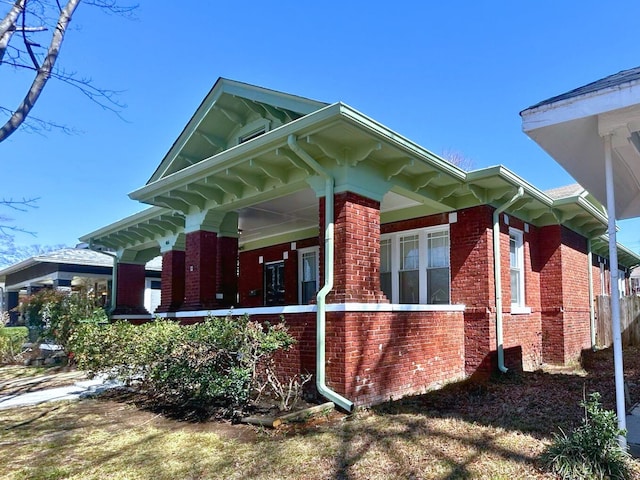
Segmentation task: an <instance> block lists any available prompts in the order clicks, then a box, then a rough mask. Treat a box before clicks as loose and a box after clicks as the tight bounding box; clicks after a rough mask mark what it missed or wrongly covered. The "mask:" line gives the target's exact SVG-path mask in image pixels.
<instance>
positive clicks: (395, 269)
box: [380, 224, 451, 305]
mask: <svg viewBox="0 0 640 480" xmlns="http://www.w3.org/2000/svg"><path fill="white" fill-rule="evenodd" d="M438 232H446V233H447V237H448V240H449V262H448V265H447V266H448V268H449V282H448V283H449V292H448V296H449V305H450V304H451V255H450V254H451V234H450V230H449V225H448V224H446V225H437V226H434V227H425V228H418V229H413V230H402V231H400V232H394V233H385V234H382V235H380V240H390V241H391V291H392V298H390V299H389V300H390V301H391V303H395V304H398V303H400V263H401V261H400V239H401V238H403V237H409V236H412V235H417V236H418V252H419V260H418V285H419V299H418V304H421V305H429V302H428V298H427V291H428V288H427V244H428V236H429V234H430V233H438Z"/></svg>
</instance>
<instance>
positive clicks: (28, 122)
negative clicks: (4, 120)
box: [0, 107, 79, 135]
mask: <svg viewBox="0 0 640 480" xmlns="http://www.w3.org/2000/svg"><path fill="white" fill-rule="evenodd" d="M0 111H1V112H5V113H6V114H7V116H11V115H12V114H13V112H12V111H11V110H9V109H8V108H4V107H0ZM20 128H22V129H23V130H24V131H25V132H27V133H37V134H40V135H42V134H43V132H49V131H51V130H59V131H60V132H62V133H65V134H67V135H73V134H77V133H79V131H78V130H77V129H75V128H72V127H69V126H67V125H62V124H60V123H56V122H54V121H51V120H44V119H42V118H39V117H34V116H33V115H29V116H28V117H27V118H26V119H25V121H24V122H23V123H22V125H21V127H20Z"/></svg>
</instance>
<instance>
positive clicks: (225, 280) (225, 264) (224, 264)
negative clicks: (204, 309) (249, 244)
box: [216, 235, 238, 307]
mask: <svg viewBox="0 0 640 480" xmlns="http://www.w3.org/2000/svg"><path fill="white" fill-rule="evenodd" d="M216 275H217V279H216V281H217V284H218V292H217V293H219V296H222V298H218V303H219V305H220V306H221V307H231V306H234V305H236V304H237V298H238V238H237V235H236V237H222V236H219V237H218V261H217V268H216Z"/></svg>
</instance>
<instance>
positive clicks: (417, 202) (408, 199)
mask: <svg viewBox="0 0 640 480" xmlns="http://www.w3.org/2000/svg"><path fill="white" fill-rule="evenodd" d="M130 196H131V198H132V199H134V200H137V201H140V202H143V203H146V204H149V205H151V207H150V208H148V209H146V210H144V211H142V212H140V213H138V214H135V215H133V216H130V217H128V218H125V219H123V220H121V221H119V222H116V223H114V224H112V225H109V226H106V227H104V228H101V229H99V230H97V231H95V232H92V233H90V234H88V235H86V236H84V237H83V238H82V239H81V240H82V241H84V242H88V243H91V244H93V245H100V246H102V247H108V248H111V249H113V250H114V251H116V252H117V255H118V257H119V259H120V261H119V264H118V276H117V292H116V296H115V298H116V305H115V307H116V308H115V310H114V318H127V319H130V320H141V319H142V320H144V319H147V318H150V313H149V312H146V311H145V310H144V307H143V306H142V305H141V304H139V302H138V303H136V302H135V301H133V300H132V299H133V298H134V297H135V298H138V297H137V296H135V295H132V294H131V292H136V291H138V290H139V289H141V288H142V287H143V285H142V283H141V274H140V271H141V268H143V265H144V262H146V261H147V260H148V259H149V258H152V257H154V256H156V255H158V254H159V253H160V254H162V257H163V263H162V285H161V289H162V297H161V304H160V306H159V307H158V309H157V310H156V312H155V314H156V315H160V316H163V317H168V318H175V319H178V320H180V321H182V322H185V323H186V322H194V321H198V320H200V319H202V318H203V317H205V316H206V315H208V314H213V315H227V314H232V315H242V314H245V313H248V314H250V315H251V316H252V318H254V319H261V320H270V321H274V320H277V319H279V318H280V317H281V316H283V317H284V318H285V320H286V322H287V324H288V325H289V328H290V332H291V333H292V334H293V335H294V336H295V337H296V339H297V340H298V342H297V344H296V345H295V347H294V348H293V349H292V350H290V351H288V352H286V353H285V354H283V355H282V356H281V358H280V359H279V360H280V363H281V367H282V368H283V370H284V371H288V372H291V373H295V372H301V371H308V372H312V373H314V374H315V376H316V387H317V389H318V391H319V393H320V394H322V395H323V396H325V397H327V398H329V399H331V400H333V401H334V402H336V403H337V404H338V405H339V406H341V407H342V408H344V409H346V410H351V409H352V408H353V406H354V405H370V404H374V403H378V402H381V401H384V400H388V399H389V398H397V397H400V396H403V395H407V394H414V393H419V392H423V391H425V390H427V389H430V388H434V387H437V386H439V385H442V384H443V383H445V382H449V381H453V380H458V379H462V378H466V377H468V376H471V375H476V374H488V373H489V372H491V371H492V370H493V369H500V370H502V371H506V370H507V369H509V368H515V369H520V368H526V369H531V368H536V367H537V366H538V365H540V363H541V362H552V363H565V362H569V361H572V360H575V359H576V358H577V357H578V356H579V355H580V352H581V350H582V349H584V348H589V347H590V346H591V345H592V343H593V339H592V336H593V311H592V308H591V307H592V304H593V296H594V295H598V294H600V293H603V292H606V291H607V281H608V280H607V278H608V276H607V251H608V250H607V240H606V238H603V237H602V235H603V234H604V232H605V231H606V226H607V217H606V212H605V211H604V209H603V208H602V206H601V205H600V204H599V203H598V202H597V201H595V200H594V199H593V197H592V196H590V195H589V194H588V192H586V191H585V190H584V189H582V188H580V187H579V186H577V185H574V186H571V187H565V188H561V189H556V190H553V191H549V192H542V191H540V190H538V189H537V188H535V187H534V186H533V185H530V184H529V183H527V182H526V181H525V180H523V179H522V178H520V177H518V176H517V175H516V174H514V173H513V172H511V171H510V170H508V169H507V168H505V167H503V166H497V167H491V168H484V169H479V170H474V171H470V172H465V171H463V170H461V169H460V168H458V167H456V166H454V165H452V164H451V163H449V162H447V161H445V160H443V159H442V158H440V157H438V156H437V155H434V154H433V153H431V152H429V151H428V150H426V149H424V148H423V147H421V146H419V145H417V144H415V143H413V142H412V141H410V140H409V139H407V138H405V137H402V136H401V135H400V134H398V133H396V132H394V131H392V130H390V129H388V128H387V127H385V126H384V125H382V124H380V123H378V122H376V121H375V120H373V119H371V118H369V117H367V116H366V115H364V114H362V113H360V112H358V111H356V110H354V109H353V108H351V107H349V106H348V105H345V104H343V103H340V102H338V103H334V104H325V103H321V102H316V101H313V100H309V99H306V98H301V97H297V96H293V95H289V94H285V93H281V92H275V91H272V90H268V89H264V88H260V87H256V86H251V85H247V84H243V83H239V82H235V81H231V80H227V79H219V80H218V81H217V82H216V84H215V85H214V87H213V88H212V90H211V91H210V92H209V94H208V95H207V97H206V98H205V99H204V101H203V102H202V104H201V105H200V107H199V108H198V109H197V111H196V112H195V114H194V116H193V117H192V119H191V120H190V121H189V123H188V124H187V125H186V127H185V128H184V130H183V131H182V133H181V134H180V136H179V137H178V139H177V140H176V141H175V142H174V144H173V145H172V147H171V148H170V150H169V152H167V154H166V155H165V157H164V158H163V159H162V161H161V162H160V164H159V166H158V168H157V169H156V171H155V172H154V173H153V175H152V176H151V178H150V179H149V181H148V182H147V183H146V185H145V186H143V187H142V188H140V189H138V190H136V191H135V192H133V193H132V194H131V195H130ZM619 262H620V265H624V266H625V267H624V268H625V276H623V278H626V277H627V276H628V272H629V268H630V267H632V266H635V265H636V264H638V263H640V258H639V257H638V256H637V255H635V254H634V253H632V252H630V251H629V250H627V249H626V248H624V247H622V246H620V247H619Z"/></svg>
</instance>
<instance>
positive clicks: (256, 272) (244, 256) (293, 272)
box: [238, 238, 322, 307]
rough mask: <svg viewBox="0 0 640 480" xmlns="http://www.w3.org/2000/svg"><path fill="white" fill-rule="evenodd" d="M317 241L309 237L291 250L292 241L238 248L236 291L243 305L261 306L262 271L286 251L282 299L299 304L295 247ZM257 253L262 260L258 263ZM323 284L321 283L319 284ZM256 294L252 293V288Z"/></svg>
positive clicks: (310, 245)
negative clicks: (244, 250) (287, 254)
mask: <svg viewBox="0 0 640 480" xmlns="http://www.w3.org/2000/svg"><path fill="white" fill-rule="evenodd" d="M317 245H318V239H317V238H308V239H304V240H298V241H297V242H296V250H291V243H289V242H287V243H281V244H278V245H272V246H270V247H265V248H260V249H257V250H250V251H246V252H240V278H239V280H238V291H239V294H240V305H241V306H242V307H260V306H263V305H264V285H263V283H264V272H263V267H264V264H265V263H269V262H275V261H279V260H282V259H283V258H284V253H285V252H289V258H288V259H287V260H284V276H285V303H286V304H287V305H297V304H298V252H297V249H301V248H307V247H314V246H317ZM260 257H262V258H263V263H260V261H259V259H260ZM321 285H322V284H321ZM252 290H253V291H256V292H257V293H258V294H257V295H255V296H252V295H251V294H250V292H251V291H252Z"/></svg>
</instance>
